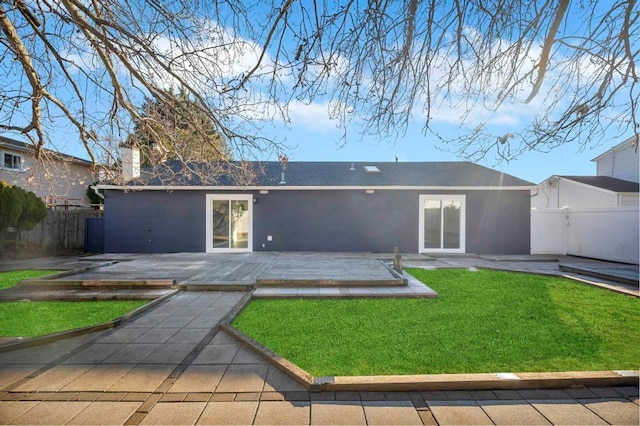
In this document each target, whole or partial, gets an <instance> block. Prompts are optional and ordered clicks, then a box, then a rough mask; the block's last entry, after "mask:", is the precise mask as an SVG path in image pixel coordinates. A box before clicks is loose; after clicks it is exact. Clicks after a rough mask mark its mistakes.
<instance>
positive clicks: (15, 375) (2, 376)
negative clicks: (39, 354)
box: [0, 364, 41, 390]
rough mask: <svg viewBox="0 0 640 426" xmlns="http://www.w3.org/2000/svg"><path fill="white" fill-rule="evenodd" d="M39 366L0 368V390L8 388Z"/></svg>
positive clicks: (5, 366) (8, 366) (6, 366)
mask: <svg viewBox="0 0 640 426" xmlns="http://www.w3.org/2000/svg"><path fill="white" fill-rule="evenodd" d="M40 367H41V366H40V365H20V364H16V365H3V366H0V390H1V389H5V388H7V387H9V386H10V385H12V384H14V383H16V382H17V381H18V380H20V379H22V378H24V377H27V376H28V375H29V374H31V373H33V372H34V371H36V370H37V369H38V368H40Z"/></svg>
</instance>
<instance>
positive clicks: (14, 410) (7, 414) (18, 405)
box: [0, 401, 39, 425]
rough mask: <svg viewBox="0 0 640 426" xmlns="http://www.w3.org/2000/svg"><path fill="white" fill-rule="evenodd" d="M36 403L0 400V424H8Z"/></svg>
mask: <svg viewBox="0 0 640 426" xmlns="http://www.w3.org/2000/svg"><path fill="white" fill-rule="evenodd" d="M38 404H39V403H38V402H35V401H0V424H3V425H8V424H10V423H11V422H12V421H13V420H14V419H16V418H18V417H20V416H21V415H22V414H24V413H26V412H27V411H29V410H31V409H32V408H33V407H35V406H36V405H38Z"/></svg>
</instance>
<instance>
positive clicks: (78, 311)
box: [0, 300, 147, 337]
mask: <svg viewBox="0 0 640 426" xmlns="http://www.w3.org/2000/svg"><path fill="white" fill-rule="evenodd" d="M146 302H147V301H145V300H124V301H89V302H0V336H2V337H34V336H42V335H45V334H51V333H57V332H60V331H65V330H72V329H74V328H80V327H86V326H89V325H95V324H100V323H104V322H107V321H111V320H113V319H116V318H118V317H120V316H122V315H123V314H125V313H127V312H130V311H132V310H134V309H136V308H138V307H140V306H142V305H144V304H145V303H146Z"/></svg>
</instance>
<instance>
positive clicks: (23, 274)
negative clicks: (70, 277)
mask: <svg viewBox="0 0 640 426" xmlns="http://www.w3.org/2000/svg"><path fill="white" fill-rule="evenodd" d="M58 272H61V271H55V270H25V271H10V272H0V290H2V289H5V288H9V287H13V286H14V285H16V284H17V283H18V282H20V281H21V280H25V279H27V278H37V277H42V276H44V275H51V274H57V273H58Z"/></svg>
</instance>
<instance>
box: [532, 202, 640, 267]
mask: <svg viewBox="0 0 640 426" xmlns="http://www.w3.org/2000/svg"><path fill="white" fill-rule="evenodd" d="M639 213H640V212H639V209H638V207H637V206H635V207H600V208H568V207H567V208H563V209H532V210H531V254H569V255H574V256H584V257H591V258H595V259H602V260H611V261H615V262H625V263H635V264H637V263H639V261H638V257H639V255H640V254H639V250H638V246H639V240H640V234H639V227H638V222H639V220H640V214H639Z"/></svg>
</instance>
